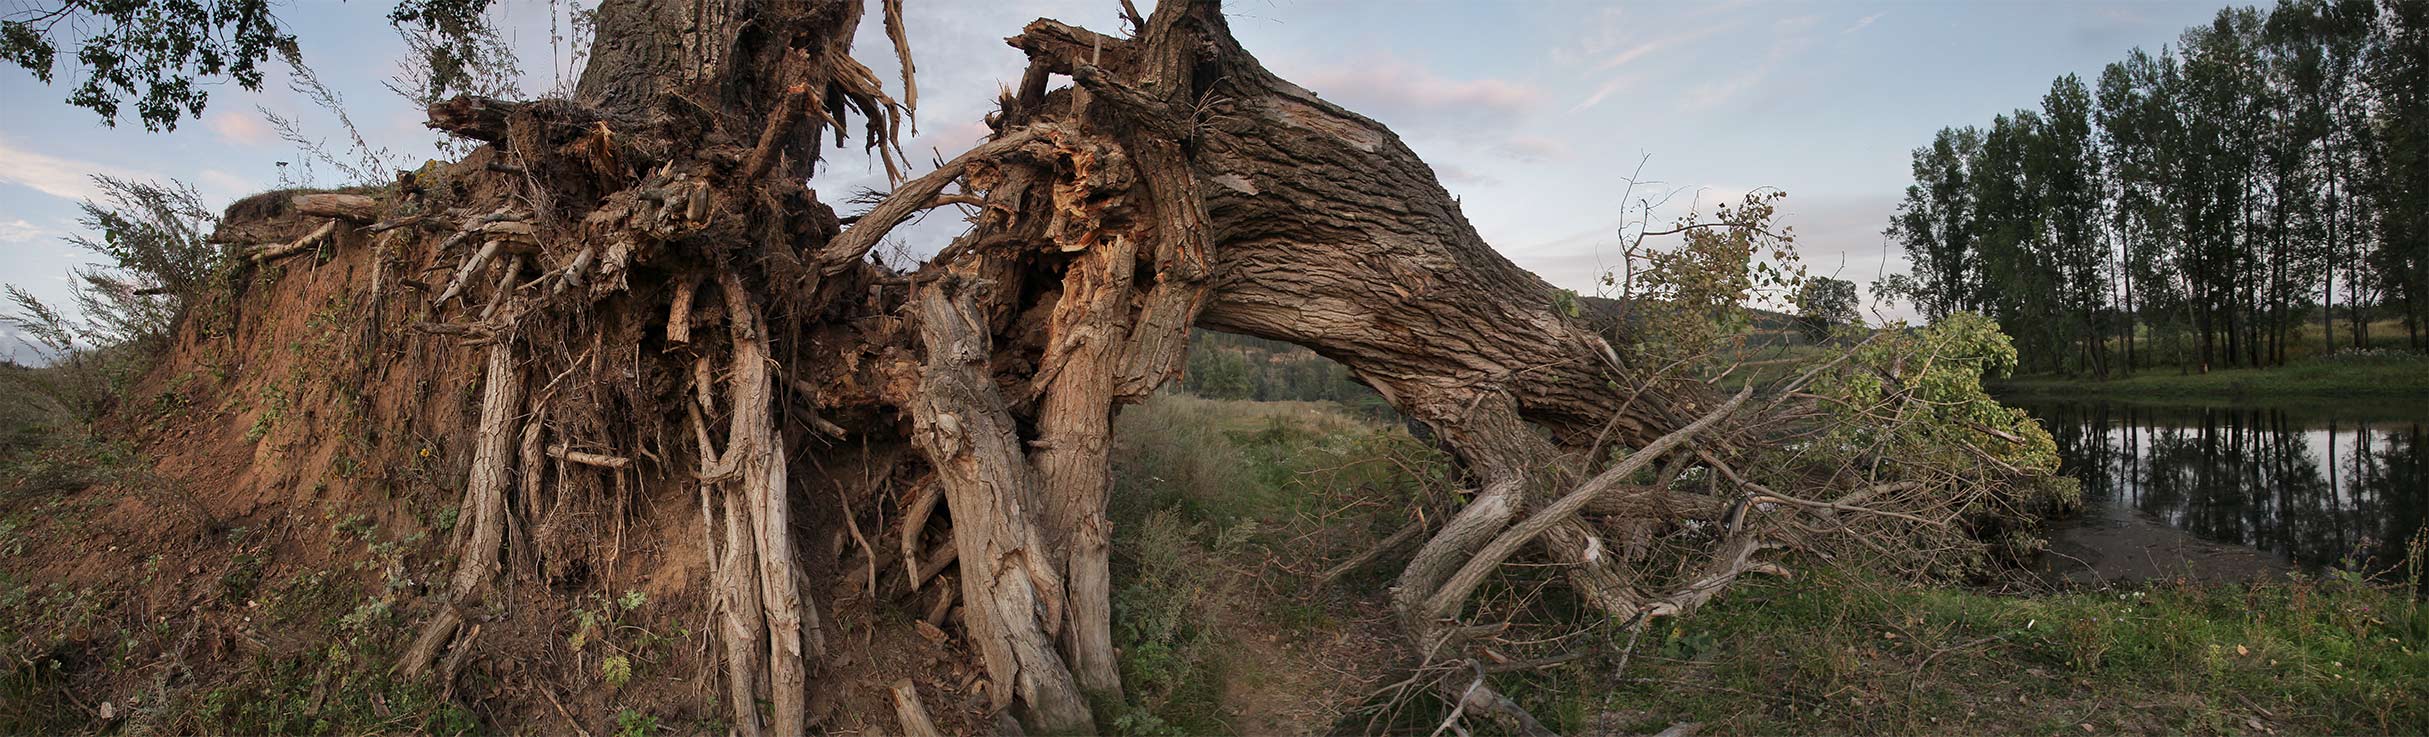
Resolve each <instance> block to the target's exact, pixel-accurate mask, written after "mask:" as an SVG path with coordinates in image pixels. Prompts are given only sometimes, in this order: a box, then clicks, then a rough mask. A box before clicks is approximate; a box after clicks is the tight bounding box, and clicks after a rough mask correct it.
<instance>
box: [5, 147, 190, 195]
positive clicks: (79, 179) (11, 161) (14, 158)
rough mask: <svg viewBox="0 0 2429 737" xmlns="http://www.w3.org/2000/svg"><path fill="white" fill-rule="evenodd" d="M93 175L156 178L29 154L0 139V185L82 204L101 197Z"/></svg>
mask: <svg viewBox="0 0 2429 737" xmlns="http://www.w3.org/2000/svg"><path fill="white" fill-rule="evenodd" d="M94 174H108V175H110V176H114V177H120V178H125V179H157V178H158V177H153V176H149V175H146V174H142V173H140V172H134V171H129V170H126V169H121V168H119V167H115V166H110V165H107V164H97V163H93V162H90V161H77V160H75V159H63V158H60V157H57V156H52V155H50V154H46V153H40V152H37V151H29V150H26V149H22V148H18V147H17V145H16V144H15V143H12V142H10V141H9V140H8V139H5V138H0V182H7V183H10V184H16V185H20V186H24V187H26V188H28V189H32V190H34V191H37V192H41V193H43V194H47V195H50V196H53V197H59V198H63V199H70V200H84V199H92V198H96V197H99V196H100V195H101V191H100V190H99V189H97V188H95V187H94V186H93V180H92V175H94Z"/></svg>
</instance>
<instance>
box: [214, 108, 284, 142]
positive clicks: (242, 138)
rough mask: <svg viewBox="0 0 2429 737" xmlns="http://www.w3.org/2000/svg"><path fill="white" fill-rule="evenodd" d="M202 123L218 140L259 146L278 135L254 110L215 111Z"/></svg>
mask: <svg viewBox="0 0 2429 737" xmlns="http://www.w3.org/2000/svg"><path fill="white" fill-rule="evenodd" d="M204 123H205V124H206V125H209V126H210V128H211V132H212V133H214V134H217V135H218V136H219V139H220V140H222V141H227V142H229V143H234V144H239V145H244V146H259V145H262V144H266V143H270V142H272V141H275V140H277V139H278V135H277V134H276V133H274V132H272V131H271V130H270V124H269V123H266V122H263V121H262V119H261V114H260V113H258V112H254V111H240V110H229V111H224V112H216V113H213V114H212V115H211V116H210V119H209V120H206V121H204Z"/></svg>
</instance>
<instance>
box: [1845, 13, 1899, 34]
mask: <svg viewBox="0 0 2429 737" xmlns="http://www.w3.org/2000/svg"><path fill="white" fill-rule="evenodd" d="M1888 14H1889V12H1888V11H1882V12H1878V13H1874V14H1872V15H1867V16H1864V19H1863V20H1859V21H1856V22H1855V23H1852V24H1849V25H1848V26H1847V27H1846V28H1841V29H1839V33H1840V34H1849V33H1854V32H1856V31H1861V30H1864V29H1866V28H1871V27H1872V22H1873V21H1877V20H1880V19H1881V16H1884V15H1888Z"/></svg>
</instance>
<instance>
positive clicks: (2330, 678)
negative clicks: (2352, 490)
mask: <svg viewBox="0 0 2429 737" xmlns="http://www.w3.org/2000/svg"><path fill="white" fill-rule="evenodd" d="M1601 668H1602V669H1603V670H1602V672H1603V673H1607V672H1608V671H1607V669H1608V665H1607V664H1606V665H1602V666H1601ZM1577 669H1578V670H1593V667H1591V666H1578V667H1577ZM1597 675H1599V674H1597ZM1559 680H1560V679H1559V678H1558V677H1556V676H1539V677H1536V678H1535V682H1536V683H1552V682H1558V681H1559ZM1567 680H1568V682H1570V683H1571V684H1575V683H1576V682H1579V681H1581V680H1586V679H1580V678H1578V677H1577V674H1576V673H1571V674H1568V679H1567ZM1512 685H1513V686H1514V688H1513V692H1514V695H1516V697H1518V698H1521V699H1522V700H1527V701H1532V702H1535V703H1538V704H1542V705H1545V706H1555V707H1556V706H1558V705H1559V704H1560V702H1576V701H1583V702H1585V703H1584V704H1582V705H1572V706H1569V707H1567V708H1565V709H1563V708H1551V709H1549V710H1548V713H1555V714H1558V713H1581V712H1594V713H1605V714H1609V715H1613V716H1615V717H1617V718H1618V720H1619V721H1620V722H1621V723H1618V724H1612V725H1608V726H1610V727H1612V728H1617V729H1622V730H1635V731H1647V732H1649V731H1653V730H1656V729H1660V728H1661V727H1662V726H1664V725H1667V724H1670V723H1673V722H1680V721H1687V722H1699V723H1702V724H1704V725H1705V729H1704V730H1703V733H1704V734H1754V733H1786V734H1816V733H1862V734H1889V733H1906V734H2028V733H2037V734H2056V733H2061V732H2066V733H2073V732H2078V731H2084V730H2086V725H2088V731H2090V732H2096V733H2101V734H2108V733H2117V732H2135V733H2186V732H2233V733H2258V732H2264V731H2271V730H2274V732H2273V733H2288V734H2364V733H2367V734H2420V733H2423V732H2425V731H2429V699H2423V698H2422V694H2429V610H2425V609H2424V607H2423V605H2422V602H2421V601H2420V600H2419V599H2417V598H2414V597H2411V596H2408V595H2405V594H2403V593H2399V592H2398V591H2397V590H2395V589H2390V588H2379V587H2375V586H2372V585H2369V584H2365V583H2363V582H2362V581H2361V579H2360V578H2359V577H2358V576H2350V575H2336V576H2331V577H2330V578H2327V579H2325V580H2321V579H2305V578H2289V579H2285V580H2279V581H2269V582H2256V583H2253V584H2249V585H2242V584H2237V585H2228V584H2208V585H2202V584H2184V583H2179V584H2168V585H2157V586H2154V587H2150V588H2144V589H2136V590H2130V591H2100V592H2083V593H2070V594H2057V595H2043V596H2002V595H1991V594H1985V593H1978V592H1974V591H1969V590H1965V589H1959V588H1951V587H1925V586H1915V585H1909V584H1903V583H1898V582H1893V581H1889V580H1885V579H1882V578H1879V577H1876V576H1872V575H1870V574H1865V573H1860V572H1852V571H1850V570H1845V569H1841V570H1827V569H1826V570H1821V571H1818V572H1815V573H1814V574H1813V575H1809V576H1805V577H1801V578H1798V579H1796V580H1791V581H1786V582H1762V583H1752V584H1750V585H1745V586H1742V587H1740V588H1739V589H1738V590H1736V591H1733V592H1732V593H1730V594H1729V595H1727V596H1725V597H1723V598H1722V599H1720V600H1719V601H1718V603H1716V604H1715V605H1714V606H1712V607H1710V608H1708V609H1706V610H1704V611H1702V612H1700V613H1698V614H1696V615H1695V616H1693V617H1690V618H1688V619H1685V620H1682V621H1676V622H1663V623H1660V624H1659V625H1657V626H1656V628H1655V629H1654V631H1650V632H1647V633H1646V634H1645V635H1644V636H1643V637H1642V640H1641V641H1640V642H1639V644H1638V645H1637V649H1636V655H1635V657H1634V659H1633V662H1632V664H1631V665H1630V667H1629V670H1628V672H1627V673H1626V674H1625V676H1624V678H1623V680H1622V682H1621V683H1619V684H1617V686H1616V688H1614V689H1612V690H1609V691H1598V690H1578V689H1571V690H1567V691H1564V692H1561V693H1542V692H1532V693H1529V692H1525V691H1520V690H1518V688H1515V687H1517V686H1522V685H1523V684H1512ZM1538 713H1539V714H1540V713H1547V712H1546V711H1539V712H1538ZM1564 726H1567V727H1568V728H1570V729H1578V728H1581V727H1583V726H1586V725H1580V724H1568V725H1564Z"/></svg>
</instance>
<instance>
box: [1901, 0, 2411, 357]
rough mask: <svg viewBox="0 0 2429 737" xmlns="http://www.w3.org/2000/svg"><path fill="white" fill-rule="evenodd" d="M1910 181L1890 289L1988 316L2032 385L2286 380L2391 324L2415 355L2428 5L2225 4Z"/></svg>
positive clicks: (1932, 313) (1941, 146)
mask: <svg viewBox="0 0 2429 737" xmlns="http://www.w3.org/2000/svg"><path fill="white" fill-rule="evenodd" d="M1913 172H1914V183H1913V184H1912V185H1910V186H1908V187H1907V189H1906V196H1905V199H1904V201H1903V202H1901V203H1900V205H1899V206H1898V209H1897V212H1896V214H1894V215H1893V216H1892V217H1891V220H1890V224H1889V228H1888V230H1887V231H1886V234H1887V235H1888V236H1889V237H1891V238H1893V239H1895V240H1896V241H1898V242H1899V244H1900V245H1902V246H1903V247H1904V248H1905V251H1906V254H1907V255H1908V257H1909V258H1910V259H1911V260H1912V261H1913V263H1914V275H1913V278H1912V279H1892V280H1886V281H1885V282H1884V283H1883V284H1882V285H1881V286H1880V287H1878V288H1877V289H1878V291H1880V292H1882V296H1889V297H1905V298H1910V299H1912V300H1913V301H1914V302H1915V303H1916V304H1917V306H1918V307H1919V308H1920V309H1921V310H1922V311H1923V313H1924V314H1925V315H1926V316H1928V317H1931V318H1933V319H1937V318H1939V317H1943V316H1946V315H1948V314H1950V313H1952V312H1958V311H1976V312H1982V313H1985V314H1988V315H1990V316H1991V317H1993V318H1995V319H1996V320H1998V322H1999V324H2000V327H2001V328H2002V329H2003V330H2005V331H2006V332H2007V333H2008V334H2009V335H2011V336H2014V338H2015V341H2016V344H2017V347H2018V348H2019V350H2020V352H2021V353H2022V354H2023V356H2024V363H2025V368H2026V369H2027V370H2038V371H2059V372H2066V373H2073V374H2079V375H2096V376H2107V375H2114V374H2123V373H2130V372H2131V371H2132V370H2134V369H2135V368H2140V367H2150V366H2157V365H2170V364H2172V365H2175V366H2179V367H2182V368H2183V369H2185V370H2204V369H2207V368H2209V367H2226V366H2270V365H2282V364H2284V363H2285V362H2286V360H2287V357H2288V349H2289V348H2290V347H2296V346H2294V345H2293V344H2294V343H2295V342H2296V341H2297V340H2298V339H2302V336H2301V334H2300V333H2299V328H2300V327H2301V326H2303V325H2307V324H2311V323H2313V322H2316V323H2317V324H2318V325H2320V328H2321V333H2322V335H2321V336H2320V337H2319V338H2318V340H2319V344H2318V347H2319V349H2320V350H2321V351H2323V352H2330V353H2332V352H2334V351H2336V350H2337V349H2338V348H2339V347H2340V346H2351V347H2356V348H2368V347H2370V346H2371V345H2372V340H2373V338H2372V336H2371V333H2370V323H2371V322H2372V321H2373V320H2383V319H2397V320H2400V322H2401V324H2402V326H2403V327H2402V331H2403V333H2404V335H2403V337H2402V341H2403V342H2404V344H2405V345H2408V346H2410V347H2411V348H2412V349H2414V350H2420V349H2421V348H2422V347H2423V345H2424V344H2423V340H2424V337H2429V336H2424V333H2423V329H2424V327H2429V326H2425V325H2424V324H2423V320H2424V318H2425V317H2429V186H2424V185H2429V3H2425V2H2410V1H2407V0H2281V2H2279V3H2278V5H2277V6H2276V7H2275V8H2274V9H2271V10H2267V11H2263V10H2259V9H2255V8H2248V7H2247V8H2228V9H2224V10H2221V11H2219V13H2218V15H2217V16H2216V17H2215V18H2214V19H2213V20H2212V21H2211V22H2210V23H2209V24H2208V25H2205V26H2195V27H2192V28H2189V29H2187V30H2186V31H2185V32H2184V34H2183V36H2182V37H2181V39H2180V40H2179V41H2178V42H2177V43H2176V44H2174V45H2172V46H2163V47H2162V48H2161V49H2160V50H2159V52H2158V53H2156V54H2153V53H2150V52H2147V51H2144V50H2143V49H2140V48H2136V49H2134V50H2132V51H2130V52H2128V53H2127V54H2126V56H2125V58H2124V59H2121V60H2119V61H2116V62H2114V63H2111V64H2109V65H2107V66H2106V67H2105V68H2103V69H2102V70H2101V72H2100V76H2099V79H2098V80H2097V81H2095V82H2093V83H2091V84H2088V85H2087V84H2086V83H2085V81H2084V80H2083V79H2082V78H2081V77H2079V76H2077V75H2074V74H2068V75H2066V76H2063V77H2059V78H2058V79H2057V80H2056V81H2055V82H2053V83H2052V84H2051V85H2050V90H2049V93H2048V94H2047V95H2045V96H2043V97H2042V99H2041V105H2040V108H2039V109H2038V110H2034V109H2018V110H2016V111H2014V112H2013V113H2010V114H2006V115H2000V116H1997V117H1995V118H1993V119H1992V120H1991V122H1990V125H1989V126H1988V127H1986V128H1985V127H1976V126H1966V127H1962V128H1954V127H1952V128H1943V129H1941V130H1940V131H1939V133H1938V135H1936V136H1934V137H1933V140H1932V142H1931V143H1930V144H1929V145H1927V146H1923V147H1921V148H1917V149H1915V150H1914V159H1913ZM2340 313H2341V315H2342V316H2343V318H2344V319H2343V320H2342V321H2341V322H2342V323H2343V324H2342V325H2341V326H2340V325H2339V324H2338V323H2339V322H2340V321H2339V320H2338V317H2339V315H2340ZM2340 327H2341V328H2342V330H2341V331H2340V330H2339V328H2340ZM2380 337H2381V338H2389V337H2392V336H2384V335H2382V336H2380Z"/></svg>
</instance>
